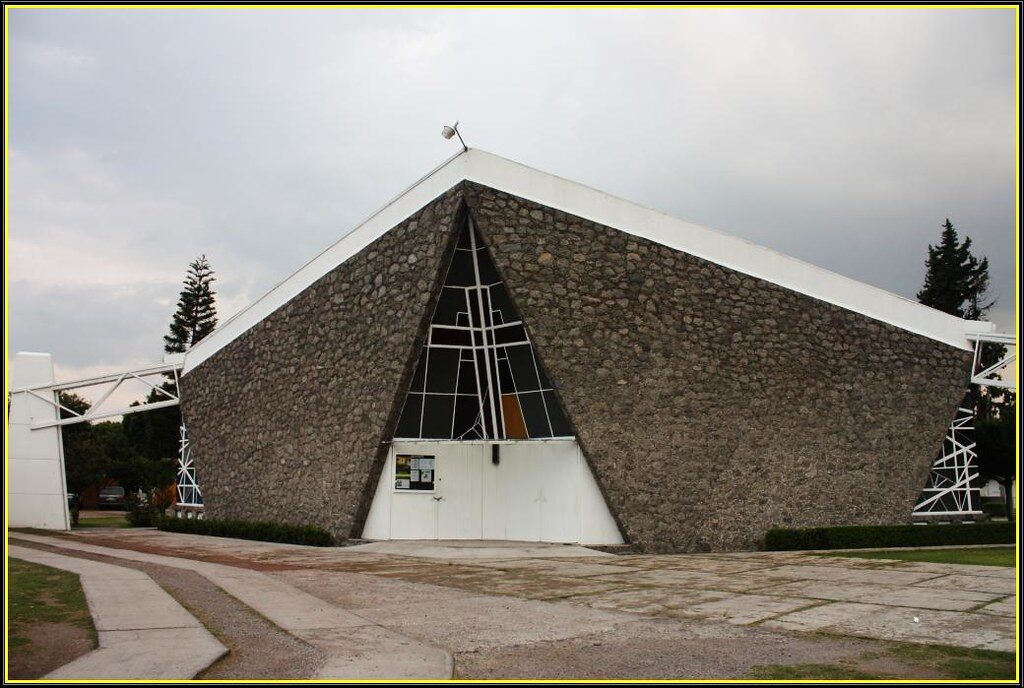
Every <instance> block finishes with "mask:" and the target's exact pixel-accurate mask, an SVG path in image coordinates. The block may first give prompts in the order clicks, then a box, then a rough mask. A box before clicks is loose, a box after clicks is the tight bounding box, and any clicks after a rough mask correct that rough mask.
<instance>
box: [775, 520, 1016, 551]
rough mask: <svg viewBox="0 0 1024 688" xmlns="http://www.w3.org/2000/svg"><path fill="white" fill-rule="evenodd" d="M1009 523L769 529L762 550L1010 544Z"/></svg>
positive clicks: (1011, 527)
mask: <svg viewBox="0 0 1024 688" xmlns="http://www.w3.org/2000/svg"><path fill="white" fill-rule="evenodd" d="M1013 542H1014V527H1013V524H1012V523H949V524H928V525H919V526H917V525H899V526H838V527H834V528H773V529H772V530H769V531H768V533H767V535H766V536H765V542H764V548H765V549H766V550H773V551H778V550H793V549H871V548H877V547H933V546H937V545H996V544H1012V543H1013Z"/></svg>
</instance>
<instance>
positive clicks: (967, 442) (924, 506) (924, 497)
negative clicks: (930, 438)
mask: <svg viewBox="0 0 1024 688" xmlns="http://www.w3.org/2000/svg"><path fill="white" fill-rule="evenodd" d="M956 411H957V413H956V418H954V419H953V422H952V423H951V424H950V426H949V431H948V432H947V433H946V437H945V439H944V440H943V441H942V452H941V453H940V455H939V458H937V459H935V463H934V464H932V472H931V474H930V475H929V476H928V484H927V485H925V488H924V490H922V491H921V498H920V501H918V503H917V506H915V507H914V516H932V517H935V516H978V515H980V514H981V513H982V511H981V502H980V500H979V495H978V494H977V493H978V488H977V487H975V486H974V484H973V481H974V480H975V479H976V478H977V477H978V469H977V466H976V464H975V459H976V458H977V456H978V454H977V452H975V451H974V447H975V443H974V437H973V436H972V434H971V433H972V432H973V430H974V411H972V410H971V409H968V408H962V407H961V408H958V409H957V410H956Z"/></svg>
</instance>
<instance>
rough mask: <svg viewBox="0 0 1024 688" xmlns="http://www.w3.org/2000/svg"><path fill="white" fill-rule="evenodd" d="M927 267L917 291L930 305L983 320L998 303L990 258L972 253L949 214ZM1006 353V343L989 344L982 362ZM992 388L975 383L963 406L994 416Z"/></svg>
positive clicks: (995, 402) (979, 415)
mask: <svg viewBox="0 0 1024 688" xmlns="http://www.w3.org/2000/svg"><path fill="white" fill-rule="evenodd" d="M925 267H926V268H927V271H926V273H925V277H924V287H923V288H922V289H921V291H919V292H917V300H918V301H920V302H921V303H923V304H925V305H926V306H931V307H932V308H936V309H938V310H940V311H944V312H946V313H949V314H950V315H955V316H957V317H958V318H964V319H966V320H980V319H981V318H982V316H984V315H985V313H986V312H987V311H988V310H989V309H990V308H991V307H992V306H993V305H995V300H992V301H988V302H987V303H986V300H987V298H988V285H989V276H988V258H985V257H982V258H980V259H979V258H977V257H976V256H975V255H974V254H973V253H971V238H970V237H964V240H963V242H961V241H960V237H959V236H958V235H957V231H956V228H955V227H953V223H952V222H950V221H949V218H946V222H945V223H944V224H943V225H942V237H941V240H940V241H939V244H938V246H931V245H929V246H928V259H927V260H926V261H925ZM1005 353H1006V347H1004V346H997V345H991V344H990V345H988V346H986V347H985V348H984V349H982V356H981V360H980V361H979V364H980V366H981V367H982V368H985V367H988V366H989V365H992V364H994V363H995V362H996V361H998V360H999V359H1000V358H1002V356H1003V355H1005ZM1000 401H1001V399H1000V398H993V396H992V394H991V393H990V391H989V390H988V389H982V388H980V387H979V386H978V385H971V386H970V388H969V389H968V391H967V395H966V396H965V397H964V401H963V404H962V406H964V407H965V408H970V409H972V410H973V411H974V414H975V417H977V418H978V419H987V418H991V417H992V416H993V414H994V413H995V412H996V408H997V407H998V405H999V404H1000Z"/></svg>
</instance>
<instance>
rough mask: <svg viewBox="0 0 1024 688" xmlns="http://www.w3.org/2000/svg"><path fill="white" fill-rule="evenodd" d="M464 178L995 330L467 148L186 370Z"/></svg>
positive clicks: (918, 319) (689, 246) (920, 329)
mask: <svg viewBox="0 0 1024 688" xmlns="http://www.w3.org/2000/svg"><path fill="white" fill-rule="evenodd" d="M464 179H466V180H469V181H473V182H477V183H479V184H483V185H485V186H489V187H491V188H493V189H497V190H499V191H504V192H507V193H510V194H513V195H515V196H519V197H521V198H525V199H528V200H531V201H534V202H536V203H540V204H541V205H546V206H549V207H551V208H555V209H558V210H562V211H564V212H566V213H569V214H571V215H577V216H579V217H582V218H586V219H588V220H591V221H593V222H596V223H598V224H602V225H607V226H609V227H613V228H615V229H618V230H621V231H623V232H626V233H627V234H632V235H634V236H637V237H641V238H644V239H649V240H651V241H654V242H657V243H659V244H663V245H665V246H668V247H670V248H674V249H676V250H679V251H683V252H685V253H689V254H691V255H694V256H697V257H699V258H704V259H705V260H709V261H712V262H714V263H718V264H719V265H722V266H724V267H727V268H730V269H732V270H736V271H737V272H742V273H745V274H747V275H751V276H753V277H758V278H761V279H764V280H767V281H769V282H773V283H775V284H778V285H779V286H782V287H786V288H787V289H792V290H793V291H797V292H800V293H802V294H806V295H808V296H812V297H814V298H816V299H820V300H822V301H827V302H829V303H832V304H835V305H837V306H841V307H843V308H846V309H848V310H852V311H856V312H858V313H861V314H863V315H866V316H868V317H870V318H874V319H876V320H881V321H882V322H886V323H889V324H890V325H895V326H896V327H900V328H902V329H904V330H908V331H910V332H914V333H916V334H920V335H923V336H925V337H930V338H931V339H935V340H937V341H940V342H943V343H945V344H949V345H950V346H954V347H956V348H958V349H964V350H971V349H972V348H973V345H972V344H971V342H970V341H969V339H968V334H971V333H984V332H992V331H994V329H995V325H993V324H992V323H989V322H984V321H975V320H963V319H961V318H957V317H955V316H952V315H948V314H946V313H943V312H942V311H938V310H935V309H933V308H929V307H927V306H923V305H921V304H919V303H917V302H916V301H911V300H910V299H906V298H904V297H902V296H898V295H897V294H893V293H891V292H887V291H885V290H884V289H879V288H878V287H873V286H871V285H868V284H864V283H863V282H858V281H856V280H853V279H850V278H849V277H843V276H842V275H839V274H836V273H834V272H831V271H829V270H825V269H823V268H819V267H817V266H815V265H811V264H810V263H806V262H804V261H802V260H799V259H797V258H792V257H790V256H787V255H784V254H782V253H779V252H777V251H773V250H771V249H768V248H764V247H763V246H758V245H757V244H754V243H752V242H749V241H746V240H745V239H740V238H738V237H734V236H730V235H728V234H725V233H724V232H720V231H718V230H714V229H709V228H707V227H701V226H700V225H695V224H693V223H690V222H686V221H685V220H680V219H677V218H674V217H671V216H670V215H666V214H664V213H661V212H658V211H656V210H651V209H650V208H645V207H643V206H640V205H637V204H635V203H632V202H630V201H626V200H623V199H621V198H617V197H615V196H612V195H610V194H607V193H604V192H603V191H598V190H596V189H591V188H590V187H587V186H584V185H582V184H577V183H576V182H571V181H568V180H566V179H562V178H561V177H556V176H554V175H551V174H547V173H546V172H541V171H539V170H535V169H533V168H531V167H527V166H525V165H521V164H519V163H516V162H512V161H511V160H507V159H505V158H501V157H499V156H496V155H492V154H491V153H485V152H484V151H481V150H478V149H475V148H473V149H470V150H468V151H466V152H463V153H460V154H458V155H456V156H454V157H452V158H449V159H448V160H447V161H446V162H444V163H443V164H442V165H440V166H439V167H437V168H436V169H434V170H433V171H432V172H430V173H429V174H428V175H427V176H425V177H423V178H422V179H420V180H419V181H418V182H416V183H415V184H413V185H412V186H411V187H409V188H408V189H406V190H405V191H404V192H402V193H401V194H400V195H399V196H398V197H396V198H395V199H394V200H392V201H391V202H390V203H388V204H387V205H385V206H384V207H383V208H381V209H380V210H378V211H377V212H376V213H374V214H373V215H371V216H370V217H369V218H368V219H366V220H365V221H364V222H363V223H361V224H360V225H359V226H357V227H356V228H355V229H353V230H352V231H351V232H349V233H348V234H346V235H345V236H343V237H342V238H341V239H340V240H339V241H337V242H336V243H335V244H334V245H332V246H330V247H329V248H327V249H326V250H325V251H323V252H322V253H320V254H319V255H318V256H316V257H315V258H313V259H312V260H311V261H309V262H308V263H306V264H305V265H304V266H302V267H301V268H300V269H299V270H298V271H296V272H295V274H293V275H292V276H291V277H289V278H288V279H286V280H284V281H283V282H281V283H280V284H278V285H277V286H276V287H274V288H273V289H271V290H270V291H269V292H267V293H266V294H264V295H263V296H262V297H260V298H259V299H258V300H256V302H254V303H253V304H252V305H250V306H249V307H247V308H246V309H244V310H243V311H241V312H240V313H238V314H237V315H235V316H234V317H232V318H230V319H228V320H227V321H225V322H224V323H222V324H221V325H220V326H219V327H218V328H217V329H216V330H214V331H213V332H212V333H210V334H209V335H208V336H207V337H206V338H205V339H203V341H201V342H200V343H199V344H197V345H196V346H195V348H193V349H192V350H190V351H189V352H188V354H187V355H186V356H185V368H184V372H185V373H188V372H189V371H191V370H192V369H193V368H195V367H196V366H198V365H199V364H200V363H202V362H203V361H205V360H206V359H207V358H209V357H210V356H212V355H213V354H214V353H216V352H217V351H219V350H220V349H222V348H223V347H224V346H226V345H227V344H228V343H229V342H231V341H232V340H233V339H235V338H236V337H238V336H239V335H241V334H242V333H243V332H245V331H246V330H248V329H249V328H250V327H252V326H253V325H255V324H256V323H258V322H260V321H261V320H263V319H264V318H266V317H267V316H269V315H270V314H271V313H273V312H274V311H276V310H277V309H278V308H280V307H281V306H283V305H284V304H286V303H287V302H288V301H290V300H291V299H292V298H294V297H295V296H297V295H298V294H299V293H301V292H302V291H304V290H305V289H306V288H307V287H309V286H310V285H312V284H313V283H314V282H316V281H317V280H318V279H320V278H321V277H323V276H324V275H326V274H327V273H328V272H330V271H331V270H332V269H334V268H335V267H336V266H338V265H340V264H341V263H343V262H344V261H346V260H348V259H349V258H350V257H351V256H353V255H355V254H356V253H358V252H359V251H361V250H362V249H363V248H365V247H366V246H368V245H369V244H371V243H372V242H374V241H376V240H377V239H378V238H380V237H381V236H382V235H383V234H384V233H385V232H387V231H388V230H389V229H391V228H392V227H394V226H395V225H398V224H399V223H401V222H402V221H403V220H405V219H406V218H407V217H409V216H410V215H412V214H413V213H415V212H416V211H418V210H419V209H420V208H422V207H423V206H425V205H427V204H428V203H430V202H431V201H432V200H434V199H435V198H437V197H438V196H440V195H441V194H443V193H444V192H445V191H447V190H449V189H451V188H452V187H453V186H455V185H456V184H458V183H459V182H461V181H462V180H464Z"/></svg>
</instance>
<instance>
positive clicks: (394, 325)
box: [182, 189, 461, 537]
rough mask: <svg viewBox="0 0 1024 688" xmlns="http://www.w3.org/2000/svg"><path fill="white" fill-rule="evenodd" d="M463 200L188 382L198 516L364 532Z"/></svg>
mask: <svg viewBox="0 0 1024 688" xmlns="http://www.w3.org/2000/svg"><path fill="white" fill-rule="evenodd" d="M460 199H461V191H460V190H459V189H454V190H452V191H450V192H449V193H447V194H445V195H443V196H441V197H440V198H438V199H436V200H435V201H434V202H432V203H431V204H429V205H428V206H426V207H425V208H423V209H422V210H421V211H420V212H418V213H416V214H415V215H414V216H413V217H411V218H409V219H408V220H406V221H405V222H403V223H401V224H400V225H398V226H397V227H395V228H394V229H392V230H391V231H390V232H388V233H387V234H385V235H384V236H383V237H381V238H380V239H378V240H377V241H375V242H373V243H372V244H371V245H370V246H368V247H367V248H365V249H364V250H363V251H361V252H359V253H358V254H357V255H355V256H353V257H352V258H350V259H349V260H347V261H346V262H345V263H343V264H342V265H340V266H338V267H337V268H335V269H334V270H333V271H331V272H330V273H328V274H327V275H325V276H324V277H323V278H321V279H320V280H318V281H317V282H316V283H315V284H313V285H312V286H310V287H309V288H308V289H307V290H305V291H304V292H302V293H301V294H299V295H298V296H296V297H295V298H294V299H292V300H291V301H289V302H288V303H287V304H285V305H284V306H283V307H281V308H280V309H278V310H277V311H275V312H274V313H273V314H272V315H270V316H269V317H268V318H266V319H265V320H263V321H262V322H260V323H259V324H257V325H256V326H254V327H253V328H251V329H250V330H248V331H246V332H245V333H244V334H242V335H241V336H240V337H238V338H237V339H235V340H234V341H232V342H231V343H230V344H228V345H227V346H226V347H224V348H223V349H221V350H220V351H218V352H217V353H215V354H214V355H213V356H212V357H211V358H209V359H208V360H206V361H204V362H203V363H202V364H201V365H199V366H198V367H197V368H196V369H195V370H193V371H191V372H189V373H188V374H187V375H185V376H184V378H183V379H182V412H183V414H184V418H185V423H186V425H187V427H188V429H189V436H190V441H191V442H192V453H193V456H194V457H196V459H197V460H196V470H197V475H198V480H199V484H200V486H201V488H202V490H203V499H204V502H205V507H206V514H207V516H209V517H210V518H239V519H253V520H255V519H263V520H273V521H282V522H289V523H300V524H301V523H316V524H319V525H322V526H325V527H327V528H328V529H329V530H331V532H332V533H334V534H335V535H336V536H338V537H349V536H350V535H352V533H353V530H355V535H358V534H359V533H358V531H359V529H360V527H361V526H360V525H359V524H361V522H362V519H363V518H365V513H366V510H367V509H368V508H369V500H370V499H371V498H372V494H373V489H374V487H376V480H377V477H378V475H379V474H380V470H381V466H382V465H383V462H384V459H385V457H386V449H387V448H386V445H384V444H382V442H385V441H388V440H390V439H391V432H392V429H393V427H394V424H395V422H396V421H397V418H396V417H395V414H396V413H397V411H398V410H400V406H399V404H400V399H401V398H403V397H404V390H405V389H406V388H407V387H408V381H409V379H410V377H411V375H412V364H413V363H414V360H415V359H414V358H413V354H414V353H416V352H418V349H419V347H420V346H421V343H420V342H419V341H417V337H418V335H419V333H420V332H421V331H422V328H423V325H424V323H425V322H426V320H427V319H429V315H430V311H431V308H432V303H433V294H432V291H433V289H434V287H435V285H436V284H437V282H438V271H439V268H440V266H441V265H442V264H445V265H446V264H447V261H446V260H445V259H444V256H445V253H446V251H448V250H453V249H454V246H450V245H449V244H451V243H452V240H453V239H454V236H455V235H454V233H453V232H454V219H455V217H454V216H455V214H456V213H457V212H458V208H459V204H460Z"/></svg>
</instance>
